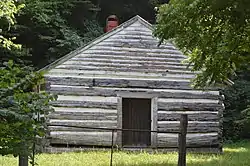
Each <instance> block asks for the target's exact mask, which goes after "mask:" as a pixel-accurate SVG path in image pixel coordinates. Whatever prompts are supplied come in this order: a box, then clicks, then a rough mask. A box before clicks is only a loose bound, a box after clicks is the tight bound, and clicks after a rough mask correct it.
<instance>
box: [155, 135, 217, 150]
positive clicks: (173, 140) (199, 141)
mask: <svg viewBox="0 0 250 166" xmlns="http://www.w3.org/2000/svg"><path fill="white" fill-rule="evenodd" d="M157 136H158V147H168V148H170V147H178V141H177V140H178V134H166V133H158V134H157ZM218 145H219V140H218V133H198V134H189V133H188V134H187V147H189V148H194V147H199V148H202V147H203V148H205V147H218Z"/></svg>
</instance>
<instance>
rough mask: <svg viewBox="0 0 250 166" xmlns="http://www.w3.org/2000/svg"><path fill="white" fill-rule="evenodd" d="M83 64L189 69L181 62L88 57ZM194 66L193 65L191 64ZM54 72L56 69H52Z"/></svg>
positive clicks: (71, 60) (73, 60) (72, 60)
mask: <svg viewBox="0 0 250 166" xmlns="http://www.w3.org/2000/svg"><path fill="white" fill-rule="evenodd" d="M67 62H79V61H77V60H75V59H70V60H68V61H67ZM82 62H105V63H117V64H119V63H122V64H156V65H175V66H185V67H187V66H188V64H187V63H179V62H171V61H162V60H154V61H150V60H141V59H140V60H126V59H106V58H95V59H93V58H91V57H86V58H84V60H83V61H82ZM191 66H192V64H191ZM52 70H54V69H52Z"/></svg>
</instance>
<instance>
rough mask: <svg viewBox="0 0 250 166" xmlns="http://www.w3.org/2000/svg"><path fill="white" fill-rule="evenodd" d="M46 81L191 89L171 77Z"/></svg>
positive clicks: (184, 83) (187, 83) (184, 81)
mask: <svg viewBox="0 0 250 166" xmlns="http://www.w3.org/2000/svg"><path fill="white" fill-rule="evenodd" d="M46 80H47V82H48V83H50V84H57V85H71V86H91V87H92V86H96V87H120V88H129V87H131V88H132V87H135V88H137V87H140V88H155V89H162V88H167V89H176V88H177V89H192V88H191V86H189V85H190V81H186V80H171V79H162V80H160V79H157V80H154V79H128V78H127V79H123V78H121V79H112V78H110V79H105V78H85V77H47V78H46Z"/></svg>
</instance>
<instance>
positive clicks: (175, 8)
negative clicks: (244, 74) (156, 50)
mask: <svg viewBox="0 0 250 166" xmlns="http://www.w3.org/2000/svg"><path fill="white" fill-rule="evenodd" d="M249 9H250V1H249V0H238V1H234V0H171V1H170V3H169V4H165V5H162V6H161V7H160V8H159V12H158V15H157V25H156V30H155V35H156V36H157V37H159V38H160V39H162V41H164V40H172V41H174V43H175V44H176V45H177V46H178V47H179V48H180V49H182V50H183V52H184V53H185V54H187V55H188V62H189V63H190V64H193V68H192V69H193V70H194V71H201V73H200V74H198V75H197V77H196V78H195V79H194V82H193V83H194V86H195V87H205V86H208V85H212V84H216V83H224V82H225V81H227V80H228V78H230V77H231V76H233V75H236V71H237V70H239V69H242V68H249V67H248V66H249V63H250V55H249V53H250V36H249V35H250V10H249Z"/></svg>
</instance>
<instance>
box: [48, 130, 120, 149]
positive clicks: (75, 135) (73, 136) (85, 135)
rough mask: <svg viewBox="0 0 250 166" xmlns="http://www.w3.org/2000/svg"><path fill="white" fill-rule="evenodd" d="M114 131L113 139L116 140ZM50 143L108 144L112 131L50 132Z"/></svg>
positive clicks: (110, 141) (110, 140) (109, 143)
mask: <svg viewBox="0 0 250 166" xmlns="http://www.w3.org/2000/svg"><path fill="white" fill-rule="evenodd" d="M116 135H117V134H116V133H115V132H114V140H116ZM50 137H51V140H50V143H51V144H68V145H96V146H110V145H111V143H112V132H51V133H50Z"/></svg>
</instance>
